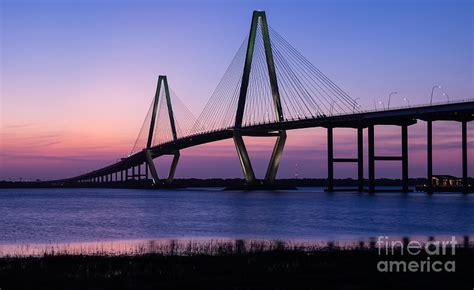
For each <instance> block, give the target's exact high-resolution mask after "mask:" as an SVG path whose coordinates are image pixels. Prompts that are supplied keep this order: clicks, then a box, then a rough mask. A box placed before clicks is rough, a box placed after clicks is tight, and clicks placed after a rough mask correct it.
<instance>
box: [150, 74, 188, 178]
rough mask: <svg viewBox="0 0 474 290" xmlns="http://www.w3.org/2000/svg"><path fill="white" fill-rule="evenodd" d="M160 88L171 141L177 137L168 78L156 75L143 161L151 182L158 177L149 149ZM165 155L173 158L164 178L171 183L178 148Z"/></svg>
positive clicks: (178, 154)
mask: <svg viewBox="0 0 474 290" xmlns="http://www.w3.org/2000/svg"><path fill="white" fill-rule="evenodd" d="M162 90H164V95H165V98H166V107H167V108H168V116H169V122H170V127H171V133H172V135H173V141H175V142H176V140H177V139H178V137H177V133H176V124H175V119H174V114H173V106H172V104H171V96H170V90H169V86H168V78H167V77H166V76H165V75H160V76H159V77H158V84H157V86H156V93H155V97H154V99H153V111H152V115H151V121H150V129H149V131H148V140H147V144H146V148H145V150H146V152H145V154H146V158H145V162H146V164H147V166H148V168H149V170H150V174H151V177H152V179H153V183H155V184H157V183H158V182H159V177H158V173H157V171H156V168H155V164H154V163H153V158H154V157H155V156H153V152H152V150H151V148H152V145H153V144H152V143H153V136H154V133H155V132H154V130H155V124H156V116H157V111H158V103H159V98H160V95H161V92H162ZM166 155H173V160H172V161H171V166H170V169H169V172H168V177H167V179H166V182H168V183H171V182H172V181H173V178H174V174H175V172H176V167H177V166H178V161H179V156H180V153H179V150H178V149H176V150H173V151H171V152H168V153H166Z"/></svg>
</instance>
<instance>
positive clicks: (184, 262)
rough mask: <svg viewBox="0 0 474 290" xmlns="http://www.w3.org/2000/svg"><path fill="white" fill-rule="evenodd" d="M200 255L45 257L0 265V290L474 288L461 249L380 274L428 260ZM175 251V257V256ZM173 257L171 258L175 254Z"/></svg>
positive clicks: (332, 251)
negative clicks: (422, 266) (440, 266)
mask: <svg viewBox="0 0 474 290" xmlns="http://www.w3.org/2000/svg"><path fill="white" fill-rule="evenodd" d="M200 249H201V250H200V251H194V252H179V251H178V250H177V249H174V248H173V247H172V248H169V249H168V250H171V252H168V253H166V254H163V253H147V254H137V255H118V256H112V255H102V254H98V255H65V254H59V255H45V256H41V257H5V258H0V288H1V289H2V290H3V289H183V288H187V289H327V288H329V289H472V287H473V285H474V284H473V283H474V279H473V278H472V277H474V249H473V248H472V247H459V248H457V249H456V253H455V255H454V256H450V255H448V256H431V257H429V258H430V259H431V261H435V260H439V261H441V262H443V263H444V262H445V261H447V260H454V261H455V263H456V269H455V272H446V271H443V272H440V273H435V272H432V271H431V272H423V273H421V272H416V273H413V272H405V273H403V272H399V273H393V272H392V273H382V272H379V271H378V270H377V264H378V263H379V262H380V261H381V260H396V261H426V260H427V259H428V255H427V254H426V253H422V254H420V255H416V256H410V255H406V254H405V255H401V254H400V252H397V254H396V255H391V256H384V255H379V252H378V249H376V248H372V247H370V246H369V247H365V246H362V247H356V248H350V249H342V248H337V247H333V246H331V245H329V246H326V247H323V248H319V247H314V248H301V247H287V246H285V244H283V243H273V244H272V246H271V247H263V248H262V247H260V248H259V247H258V246H257V245H254V247H253V248H251V249H249V248H247V247H245V246H244V244H243V243H240V242H239V241H237V242H236V243H233V244H227V246H226V245H224V246H222V247H214V248H212V249H211V248H200ZM175 250H176V251H175ZM173 251H175V252H173Z"/></svg>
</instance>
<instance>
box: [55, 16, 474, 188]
mask: <svg viewBox="0 0 474 290" xmlns="http://www.w3.org/2000/svg"><path fill="white" fill-rule="evenodd" d="M473 118H474V100H473V99H469V100H465V101H456V102H448V103H438V104H434V103H432V100H431V103H430V104H428V105H421V106H408V107H403V108H390V104H388V107H387V108H384V109H383V110H374V111H364V110H362V108H361V106H360V105H359V104H358V103H357V101H356V99H353V98H351V97H350V96H349V95H348V94H347V93H346V92H344V90H342V89H341V88H340V87H339V86H337V85H336V84H335V83H334V82H333V81H331V80H330V79H329V78H328V77H327V76H326V75H325V74H323V73H322V72H321V71H320V70H319V69H318V68H317V67H315V66H314V65H312V64H311V63H310V62H309V61H308V60H307V59H306V58H304V57H303V56H302V55H301V54H300V53H299V52H298V51H297V50H296V49H295V48H293V47H292V46H291V45H290V44H289V43H288V42H287V41H286V40H285V39H284V38H283V37H282V36H281V35H279V34H278V33H277V32H276V31H275V30H274V29H272V28H271V27H270V26H269V25H268V24H267V20H266V15H265V12H263V11H254V13H253V17H252V23H251V27H250V32H249V35H248V37H247V38H246V39H245V40H244V41H243V43H242V45H241V46H240V48H239V49H238V51H237V53H236V54H235V56H234V58H233V60H232V61H231V63H230V65H229V67H228V68H227V70H226V72H225V74H224V76H223V77H222V79H221V81H220V82H219V84H218V86H217V87H216V89H215V91H214V93H213V94H212V96H211V97H210V99H209V101H208V102H207V104H206V106H205V107H204V109H203V111H202V112H201V114H199V115H198V116H197V117H195V116H194V115H193V114H192V113H191V111H190V110H189V109H188V108H187V107H186V105H185V104H184V103H183V102H182V101H181V100H180V99H179V97H178V96H177V94H176V93H175V92H174V91H173V90H172V89H171V88H170V86H169V84H168V79H167V77H166V76H159V78H158V84H157V89H156V93H155V96H154V98H153V101H152V104H151V105H150V108H149V110H148V113H147V115H146V118H145V121H144V122H143V125H142V128H141V130H140V132H139V134H138V137H137V139H136V142H135V144H134V146H133V149H132V151H131V153H130V155H129V156H128V157H126V158H122V159H121V160H120V161H118V162H116V163H114V164H111V165H109V166H106V167H104V168H100V169H97V170H94V171H92V172H88V173H86V174H82V175H80V176H76V177H73V178H68V179H64V180H59V181H56V182H61V183H76V182H79V183H94V184H95V183H111V182H129V181H131V180H134V181H135V180H147V181H151V182H153V183H155V184H160V183H164V182H167V183H171V182H172V180H173V177H174V173H175V170H176V167H177V165H178V161H179V157H180V150H183V149H185V148H189V147H193V146H198V145H201V144H205V143H210V142H215V141H219V140H224V139H233V140H234V143H235V147H236V151H237V155H238V157H239V160H240V164H241V167H242V171H243V174H244V177H245V180H246V182H247V183H248V184H255V183H256V182H257V179H256V178H255V173H254V170H253V167H252V163H251V160H250V157H249V155H248V152H247V149H246V146H245V142H244V139H243V137H244V136H258V137H276V143H275V146H274V149H273V152H272V155H271V158H270V161H269V165H268V169H267V172H266V175H265V179H264V181H263V182H264V183H272V182H274V181H275V178H276V175H277V171H278V166H279V164H280V159H281V156H282V152H283V149H284V145H285V141H286V138H287V135H286V131H287V130H292V129H300V128H310V127H324V128H327V146H328V148H327V152H328V164H327V166H328V191H333V190H334V189H335V188H334V182H333V180H334V174H333V172H334V163H336V162H354V163H357V165H358V166H357V167H358V169H357V170H358V182H359V186H358V187H359V188H358V189H359V190H360V191H362V190H364V162H363V155H364V154H363V152H364V148H363V131H364V129H366V130H368V191H369V192H374V191H375V168H376V166H375V165H376V162H375V161H377V160H393V161H399V162H401V168H402V190H403V191H405V192H406V191H408V127H409V126H410V125H413V124H415V123H417V121H419V120H422V121H426V122H427V124H428V126H427V128H428V129H427V157H428V158H427V160H428V166H427V168H428V169H427V177H428V180H431V179H432V175H433V171H432V160H433V159H432V122H434V121H436V120H450V121H457V122H461V123H462V168H463V171H462V172H463V176H462V180H463V191H465V192H467V191H469V190H470V188H469V185H468V173H467V162H468V160H467V123H468V122H469V121H472V120H473ZM376 125H397V126H400V127H401V141H402V142H401V144H402V145H401V147H402V150H401V151H402V153H401V155H400V156H376V155H375V150H374V148H375V136H374V126H376ZM335 128H354V129H356V130H357V136H358V138H357V139H358V141H357V152H355V154H354V155H355V157H353V158H335V157H334V150H333V144H334V141H333V130H334V129H335ZM163 155H172V156H173V160H172V163H171V166H170V170H169V174H168V176H167V178H166V179H160V178H159V176H158V174H157V171H156V168H155V165H154V163H153V159H155V158H158V157H160V156H163Z"/></svg>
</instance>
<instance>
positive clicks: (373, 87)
mask: <svg viewBox="0 0 474 290" xmlns="http://www.w3.org/2000/svg"><path fill="white" fill-rule="evenodd" d="M0 3H1V6H0V7H1V8H0V9H1V10H0V13H1V14H0V21H1V22H0V24H1V26H0V33H1V35H0V37H1V38H0V39H1V42H0V49H1V51H0V53H1V68H0V76H1V78H0V79H1V83H0V92H1V96H0V114H1V115H0V149H1V150H0V180H2V179H5V180H19V179H23V180H33V179H42V180H45V179H56V178H64V177H70V176H74V175H77V174H81V173H84V172H87V171H89V170H93V169H97V168H99V167H101V166H104V165H107V164H110V163H112V162H114V161H116V160H117V159H119V158H121V157H124V156H126V155H127V154H129V152H130V150H131V149H132V147H133V145H134V142H135V139H136V137H137V134H138V132H139V130H140V128H141V125H142V122H143V119H144V118H145V115H146V113H147V110H148V108H149V104H150V102H151V100H152V98H153V95H154V92H155V89H156V80H157V78H158V75H160V74H166V75H167V76H168V81H169V83H170V87H171V88H172V89H173V91H174V92H176V94H177V95H179V97H180V99H181V100H182V101H183V102H184V103H185V104H186V106H187V107H188V108H189V109H190V110H191V111H192V112H193V113H194V114H195V115H198V114H199V113H200V111H201V110H202V108H203V107H204V105H205V104H206V102H207V100H208V99H209V97H210V96H211V94H212V92H213V90H214V89H215V87H216V86H217V84H218V82H219V80H220V78H221V77H222V75H223V74H224V72H225V70H226V68H227V66H228V65H229V63H230V61H231V60H232V58H233V56H234V54H235V52H236V51H237V49H238V48H239V46H240V44H241V43H242V41H243V39H245V37H246V36H247V34H248V30H249V25H250V20H251V15H252V11H253V10H256V9H260V10H265V11H266V13H267V19H268V22H269V24H270V25H271V26H272V27H273V28H274V29H275V30H277V31H278V33H279V34H280V35H282V36H283V37H285V39H286V40H287V41H288V42H289V43H291V44H292V46H294V47H295V48H297V49H298V50H299V51H300V52H301V53H302V54H303V55H304V56H305V57H306V58H307V59H308V60H309V61H311V63H312V64H314V65H315V66H316V67H318V68H319V69H320V70H321V71H323V72H324V73H325V74H326V75H327V76H328V77H329V78H330V79H331V80H333V81H334V82H335V83H336V84H338V85H339V86H340V87H342V88H343V89H344V90H345V91H346V92H347V93H348V94H349V95H350V96H351V97H353V98H359V102H360V104H361V105H362V108H363V109H373V108H374V104H379V102H383V103H385V104H386V102H387V98H388V95H389V93H390V92H393V91H396V92H398V94H397V95H395V96H394V97H393V98H392V105H393V106H402V105H406V101H404V100H403V98H407V99H408V100H409V102H410V104H412V105H414V104H424V103H429V98H430V93H431V88H432V87H433V86H434V85H437V84H440V85H441V87H442V89H441V90H438V89H437V90H435V94H434V101H435V102H438V101H439V102H441V101H445V100H446V98H447V97H446V96H444V95H443V94H442V93H443V92H445V93H447V94H448V95H449V98H450V99H451V100H461V99H468V98H473V92H474V50H473V39H474V16H473V15H474V2H473V1H470V0H466V1H450V0H443V1H428V0H423V1H422V0H419V1H403V0H400V1H388V0H381V1H369V0H360V1H357V0H352V1H348V0H347V1H343V0H336V1H179V0H178V1H131V0H130V1H127V0H118V1H111V0H75V1H73V0H63V1H59V0H56V1H46V0H36V1H23V0H17V1H12V0H2V1H0ZM378 106H380V104H379V105H378ZM460 127H461V126H460V124H459V123H455V122H436V123H435V125H434V136H435V139H434V149H435V151H434V155H435V156H434V173H435V174H453V175H458V176H459V175H460V174H461V151H460V148H461V135H460ZM425 130H426V124H425V123H424V122H419V123H418V124H416V125H413V126H411V127H410V128H409V136H410V141H409V152H410V153H409V154H410V155H409V170H410V176H411V177H424V176H425V175H426V150H425V148H426V140H425V136H426V131H425ZM325 134H326V133H325V130H324V129H322V128H313V129H304V130H297V131H291V132H289V133H288V135H289V137H288V140H287V145H286V148H285V151H284V154H283V158H282V163H281V167H280V171H279V174H278V176H279V177H293V176H294V175H295V173H298V176H299V177H307V178H312V177H314V178H323V177H325V176H326V135H325ZM473 134H474V126H473V125H472V124H469V125H468V138H469V139H468V142H469V143H468V147H469V149H470V151H469V153H468V154H469V171H470V172H473V170H474V162H473V158H474V151H473V150H472V149H474V148H473V147H474V146H473V144H474V137H473ZM376 137H377V141H376V154H394V155H395V154H399V152H400V128H398V127H391V126H379V127H377V128H376ZM335 138H336V139H335V154H336V156H337V157H352V156H355V154H356V148H355V145H354V143H355V140H356V132H355V130H350V129H337V130H336V131H335ZM246 141H247V144H248V150H249V153H250V155H251V158H252V162H253V165H254V167H255V168H254V169H255V171H256V174H257V176H259V177H262V176H263V175H264V174H265V169H266V166H267V162H268V158H269V156H270V154H271V150H272V147H273V142H274V139H272V138H247V139H246ZM366 148H367V147H366ZM156 162H157V165H158V171H159V173H161V175H164V173H165V171H166V170H167V167H168V164H169V158H166V157H164V158H159V160H157V161H156ZM335 169H336V178H346V177H355V176H356V167H355V165H339V164H338V165H336V168H335ZM471 175H472V173H471ZM176 176H177V177H178V178H179V177H197V178H209V177H242V172H241V169H240V166H239V162H238V159H237V155H236V152H235V148H234V146H233V143H232V141H231V140H227V141H220V142H216V143H212V144H207V145H203V146H199V147H196V148H192V149H186V150H184V151H182V156H181V159H180V164H179V165H178V169H177V172H176ZM400 176H401V166H400V164H398V163H397V162H378V163H377V174H376V177H377V178H381V177H387V178H397V177H400Z"/></svg>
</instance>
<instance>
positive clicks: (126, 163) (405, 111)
mask: <svg viewBox="0 0 474 290" xmlns="http://www.w3.org/2000/svg"><path fill="white" fill-rule="evenodd" d="M473 119H474V99H468V100H464V101H457V102H450V103H441V104H434V105H423V106H411V107H403V108H395V109H387V110H379V111H366V112H356V113H350V114H341V115H333V116H322V117H317V118H310V119H298V120H286V121H283V122H274V123H264V124H257V125H252V126H247V127H243V128H242V129H240V130H241V132H242V135H243V136H262V135H263V136H272V135H273V134H275V136H277V133H275V132H277V131H279V130H293V129H303V128H314V127H323V128H359V129H360V128H367V127H369V126H375V125H398V126H409V125H412V124H415V123H416V122H417V120H422V121H441V120H445V121H458V122H464V123H465V122H469V121H472V120H473ZM233 136H234V129H233V128H226V129H222V130H218V131H213V132H205V133H199V134H195V135H190V136H187V137H182V138H179V139H177V140H176V141H175V142H167V143H163V144H159V145H156V146H154V147H151V148H150V149H148V150H147V149H143V150H142V151H139V152H137V153H134V154H133V155H130V156H128V157H126V158H122V160H120V161H118V162H117V163H114V164H112V165H109V166H106V167H104V168H101V169H98V170H94V171H91V172H88V173H86V174H82V175H79V176H76V177H72V178H67V179H62V180H57V181H56V182H74V181H81V180H91V179H93V178H95V177H98V176H105V175H108V174H113V173H116V172H120V171H123V170H127V169H129V168H132V167H134V166H139V165H141V164H143V163H144V162H146V159H147V154H150V156H151V158H157V157H159V156H162V155H167V154H173V153H175V152H176V151H179V150H182V149H186V148H189V147H194V146H198V145H201V144H206V143H211V142H215V141H219V140H225V139H230V138H232V137H233ZM331 143H332V142H331ZM387 160H390V158H388V159H387ZM466 162H467V161H466Z"/></svg>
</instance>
